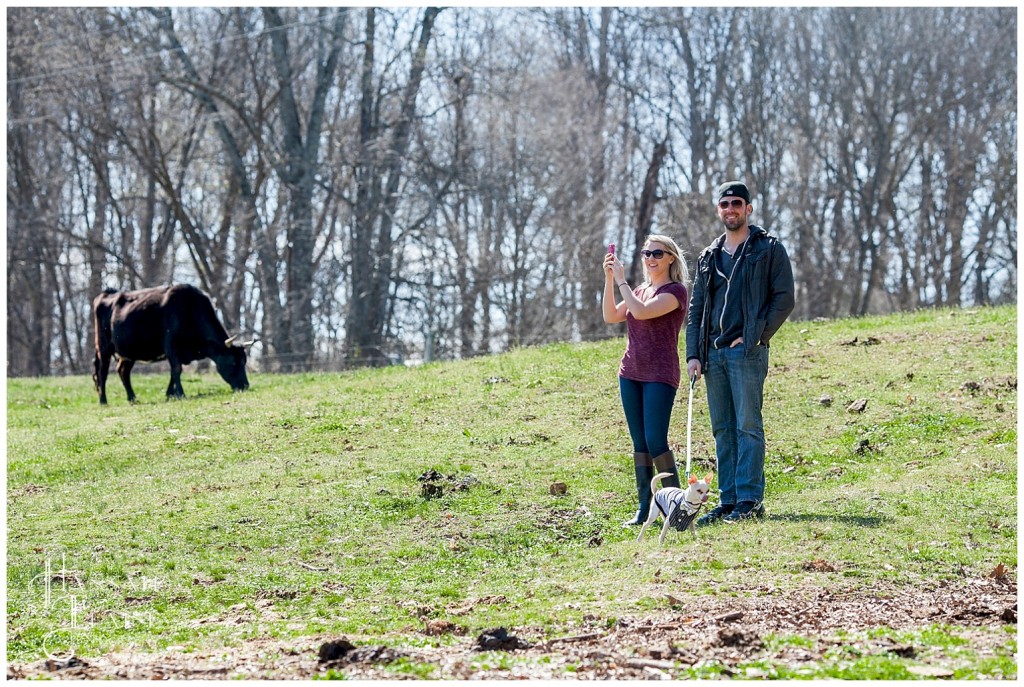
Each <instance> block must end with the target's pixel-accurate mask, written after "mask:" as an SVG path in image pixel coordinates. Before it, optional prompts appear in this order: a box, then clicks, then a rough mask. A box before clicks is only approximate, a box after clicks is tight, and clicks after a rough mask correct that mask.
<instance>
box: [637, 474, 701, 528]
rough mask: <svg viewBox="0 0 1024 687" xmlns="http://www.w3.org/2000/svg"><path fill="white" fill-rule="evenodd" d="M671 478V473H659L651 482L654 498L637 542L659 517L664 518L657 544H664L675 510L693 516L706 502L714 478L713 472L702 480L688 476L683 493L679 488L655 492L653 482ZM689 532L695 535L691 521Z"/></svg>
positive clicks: (668, 488) (665, 488)
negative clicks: (687, 483)
mask: <svg viewBox="0 0 1024 687" xmlns="http://www.w3.org/2000/svg"><path fill="white" fill-rule="evenodd" d="M671 476H672V473H670V472H659V473H658V474H657V475H655V476H654V478H653V479H652V480H651V492H652V493H653V494H654V497H653V498H652V499H651V509H650V512H648V514H647V521H646V522H644V524H643V525H641V526H640V534H638V535H637V537H636V540H637V541H640V539H641V538H642V537H643V536H644V530H645V529H647V526H648V525H650V524H651V523H652V522H654V521H655V520H657V518H658V516H659V515H661V517H663V518H665V524H664V525H663V526H662V528H661V535H660V536H659V537H658V544H663V543H664V542H665V533H666V532H668V528H669V524H670V523H671V522H672V520H673V518H672V514H673V513H674V512H675V511H676V510H679V509H682V511H683V512H684V513H685V514H686V515H693V514H694V513H696V512H697V510H698V509H699V508H700V507H701V506H702V505H704V502H705V501H707V500H708V492H710V491H711V480H712V478H713V477H714V473H713V472H709V473H708V474H707V475H706V476H705V477H704V479H697V477H696V476H694V475H690V484H689V486H687V488H686V490H685V491H684V490H683V489H680V488H679V487H662V488H661V489H658V490H655V488H654V483H655V482H657V481H658V480H659V479H662V478H665V477H671ZM689 530H690V531H691V532H693V533H694V534H696V531H695V529H694V526H693V519H691V521H690V526H689Z"/></svg>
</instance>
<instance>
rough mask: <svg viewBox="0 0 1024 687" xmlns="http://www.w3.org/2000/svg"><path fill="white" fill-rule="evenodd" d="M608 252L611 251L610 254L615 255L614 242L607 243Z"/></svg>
mask: <svg viewBox="0 0 1024 687" xmlns="http://www.w3.org/2000/svg"><path fill="white" fill-rule="evenodd" d="M608 252H609V253H611V254H612V255H615V244H614V243H609V244H608Z"/></svg>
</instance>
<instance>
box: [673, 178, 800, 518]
mask: <svg viewBox="0 0 1024 687" xmlns="http://www.w3.org/2000/svg"><path fill="white" fill-rule="evenodd" d="M715 195H716V196H717V198H718V217H719V219H721V221H722V224H724V225H725V233H724V234H722V235H721V236H719V237H718V238H717V239H715V241H713V242H712V243H711V245H710V246H708V247H707V248H705V249H704V250H703V251H702V252H701V254H700V255H699V256H698V257H697V266H696V271H695V273H694V279H693V293H692V294H691V296H690V307H689V313H688V316H687V321H686V361H687V371H688V373H689V376H690V378H691V379H700V377H701V375H702V374H703V375H704V376H705V377H706V379H705V384H706V385H707V395H708V412H709V413H710V415H711V430H712V433H713V434H714V437H715V453H716V454H717V457H718V487H719V490H720V493H721V499H720V503H719V505H718V506H717V507H716V508H714V509H713V510H711V511H710V512H709V513H708V514H707V515H705V516H704V517H702V518H701V519H700V520H698V521H697V524H698V525H702V526H703V525H710V524H713V523H716V522H719V521H724V522H727V523H738V522H741V521H743V520H747V519H752V518H763V517H764V506H763V505H762V501H763V500H764V482H765V480H764V454H765V440H764V421H763V419H762V417H761V406H762V402H763V399H764V380H765V377H767V375H768V342H769V341H770V340H771V338H772V336H773V335H774V334H775V332H776V331H778V329H779V327H780V326H782V323H783V322H785V321H786V318H787V317H789V314H790V313H791V312H793V304H794V303H793V268H792V265H791V264H790V262H789V255H788V254H787V253H786V249H785V248H783V246H782V244H781V243H780V242H779V240H778V239H777V238H776V237H774V236H771V235H770V234H768V232H766V231H765V230H764V229H763V228H761V227H759V226H757V225H756V224H748V220H749V218H750V214H751V212H753V210H754V206H753V205H751V204H750V191H749V190H747V186H746V184H744V183H743V182H740V181H729V182H726V183H724V184H722V185H721V186H719V187H718V190H717V192H716V194H715Z"/></svg>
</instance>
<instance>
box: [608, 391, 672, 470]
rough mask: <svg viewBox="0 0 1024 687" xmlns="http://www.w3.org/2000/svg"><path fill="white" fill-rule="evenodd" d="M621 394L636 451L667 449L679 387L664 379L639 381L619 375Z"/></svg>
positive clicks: (657, 454)
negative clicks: (663, 380)
mask: <svg viewBox="0 0 1024 687" xmlns="http://www.w3.org/2000/svg"><path fill="white" fill-rule="evenodd" d="M619 395H620V396H621V397H622V410H623V411H625V413H626V424H627V425H629V436H630V438H631V439H632V440H633V451H634V452H635V453H648V454H650V455H651V457H656V456H660V455H661V454H663V453H665V452H666V451H668V424H669V420H670V419H671V418H672V403H673V402H674V401H675V399H676V390H675V388H674V387H672V386H671V385H669V384H664V383H661V382H637V381H634V380H632V379H624V378H622V377H619Z"/></svg>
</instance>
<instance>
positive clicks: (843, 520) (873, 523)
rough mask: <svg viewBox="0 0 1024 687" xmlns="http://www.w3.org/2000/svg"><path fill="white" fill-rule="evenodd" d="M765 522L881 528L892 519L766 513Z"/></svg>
mask: <svg viewBox="0 0 1024 687" xmlns="http://www.w3.org/2000/svg"><path fill="white" fill-rule="evenodd" d="M765 521H772V522H829V523H839V524H843V525H851V526H854V527H881V526H882V525H885V524H888V523H891V522H892V521H893V520H892V518H883V517H879V516H877V515H824V514H821V513H768V514H767V515H765Z"/></svg>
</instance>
